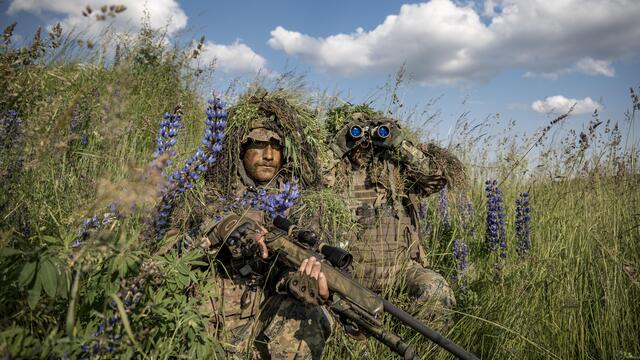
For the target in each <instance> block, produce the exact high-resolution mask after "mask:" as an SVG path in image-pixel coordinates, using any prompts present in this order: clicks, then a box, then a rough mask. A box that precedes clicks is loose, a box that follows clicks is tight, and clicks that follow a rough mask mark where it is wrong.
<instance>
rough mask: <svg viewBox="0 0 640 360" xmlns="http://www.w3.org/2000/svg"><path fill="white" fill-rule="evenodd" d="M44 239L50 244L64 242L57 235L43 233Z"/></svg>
mask: <svg viewBox="0 0 640 360" xmlns="http://www.w3.org/2000/svg"><path fill="white" fill-rule="evenodd" d="M42 240H44V241H45V242H48V243H49V244H60V243H62V241H61V240H60V239H58V238H57V237H53V236H50V235H42Z"/></svg>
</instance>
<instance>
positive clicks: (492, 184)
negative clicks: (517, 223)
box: [485, 180, 507, 258]
mask: <svg viewBox="0 0 640 360" xmlns="http://www.w3.org/2000/svg"><path fill="white" fill-rule="evenodd" d="M485 185H486V187H485V192H486V194H487V230H486V233H485V242H486V246H487V249H488V250H489V251H495V250H497V248H498V246H500V257H501V258H505V257H506V256H507V252H506V250H507V235H506V229H505V220H504V218H505V214H504V207H503V206H502V203H503V200H502V191H500V188H499V187H498V182H497V181H496V180H493V181H491V180H487V181H486V182H485Z"/></svg>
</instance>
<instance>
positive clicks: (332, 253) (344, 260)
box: [273, 216, 353, 270]
mask: <svg viewBox="0 0 640 360" xmlns="http://www.w3.org/2000/svg"><path fill="white" fill-rule="evenodd" d="M273 225H275V226H276V227H277V228H278V229H280V230H283V231H286V232H289V229H290V228H291V226H293V224H292V223H291V222H290V221H289V220H287V219H285V218H283V217H281V216H278V217H276V218H275V219H274V220H273ZM295 233H296V240H298V241H299V242H300V243H302V244H305V245H308V246H310V247H312V248H316V247H317V249H318V251H319V252H320V254H322V256H324V258H325V259H326V260H327V261H328V262H330V263H331V264H332V265H333V266H335V267H337V268H339V269H341V270H347V269H348V268H349V266H351V262H352V261H353V256H352V255H351V254H350V253H349V252H348V251H346V250H344V249H341V248H339V247H335V246H331V245H327V244H319V243H320V239H319V238H318V235H316V233H315V232H313V231H311V230H307V229H299V230H298V231H297V232H295ZM318 244H319V245H318Z"/></svg>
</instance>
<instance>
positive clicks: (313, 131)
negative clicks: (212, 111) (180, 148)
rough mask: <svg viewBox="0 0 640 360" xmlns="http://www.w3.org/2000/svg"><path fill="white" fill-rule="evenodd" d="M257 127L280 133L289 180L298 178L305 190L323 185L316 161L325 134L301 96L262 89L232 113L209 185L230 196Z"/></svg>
mask: <svg viewBox="0 0 640 360" xmlns="http://www.w3.org/2000/svg"><path fill="white" fill-rule="evenodd" d="M256 126H261V127H265V128H267V129H270V130H273V131H275V132H277V133H278V134H279V135H280V137H281V138H282V139H283V145H284V159H285V165H284V168H283V170H284V171H286V176H287V177H290V178H297V179H298V180H299V181H300V182H301V184H302V185H303V186H304V187H309V186H316V185H318V184H319V182H320V177H321V173H320V167H319V166H318V165H317V161H318V158H319V155H320V153H321V152H322V149H321V148H322V147H323V146H324V144H323V138H324V137H323V135H322V134H323V131H322V128H320V127H319V126H318V123H317V121H316V120H315V114H314V112H313V111H312V109H311V108H310V106H309V105H307V104H306V103H304V102H303V101H302V98H301V96H298V95H295V94H293V93H289V92H287V91H285V90H277V91H273V92H271V93H269V92H267V91H266V90H264V89H262V88H257V89H253V90H250V91H249V92H248V93H246V94H245V95H243V96H241V98H240V100H239V101H238V103H237V104H236V105H234V106H233V107H231V108H230V109H229V123H228V127H227V130H226V136H225V140H224V143H223V150H222V153H221V154H220V158H219V160H218V164H217V165H216V166H215V167H214V168H213V169H211V171H209V172H208V173H207V176H206V180H207V182H213V183H215V184H217V185H218V186H219V187H220V189H221V190H222V191H223V192H224V193H225V194H227V195H230V194H232V193H233V185H234V183H233V181H234V180H235V179H236V178H237V176H235V175H236V174H237V170H238V166H241V164H242V159H241V158H240V155H241V150H242V149H241V147H242V143H243V140H244V139H245V138H246V136H247V134H248V133H249V132H250V130H251V129H252V128H254V127H256Z"/></svg>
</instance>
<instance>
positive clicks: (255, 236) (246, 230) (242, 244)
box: [227, 221, 269, 259]
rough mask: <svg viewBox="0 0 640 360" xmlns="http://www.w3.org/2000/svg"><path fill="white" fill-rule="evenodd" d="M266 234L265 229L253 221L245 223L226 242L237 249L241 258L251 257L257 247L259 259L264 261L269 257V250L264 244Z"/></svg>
mask: <svg viewBox="0 0 640 360" xmlns="http://www.w3.org/2000/svg"><path fill="white" fill-rule="evenodd" d="M267 233H268V231H267V229H265V228H264V227H263V226H261V225H259V224H257V223H255V222H253V221H247V222H245V223H244V224H242V225H240V226H238V227H237V228H236V229H235V230H234V231H233V232H232V233H231V234H230V235H229V238H228V240H227V242H228V245H229V246H230V247H232V248H237V249H238V251H239V252H240V253H242V256H253V255H254V254H255V247H256V246H257V248H258V252H259V253H260V257H262V258H263V259H266V258H267V257H269V250H268V249H267V244H266V242H265V238H266V235H267ZM252 249H253V250H252Z"/></svg>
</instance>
